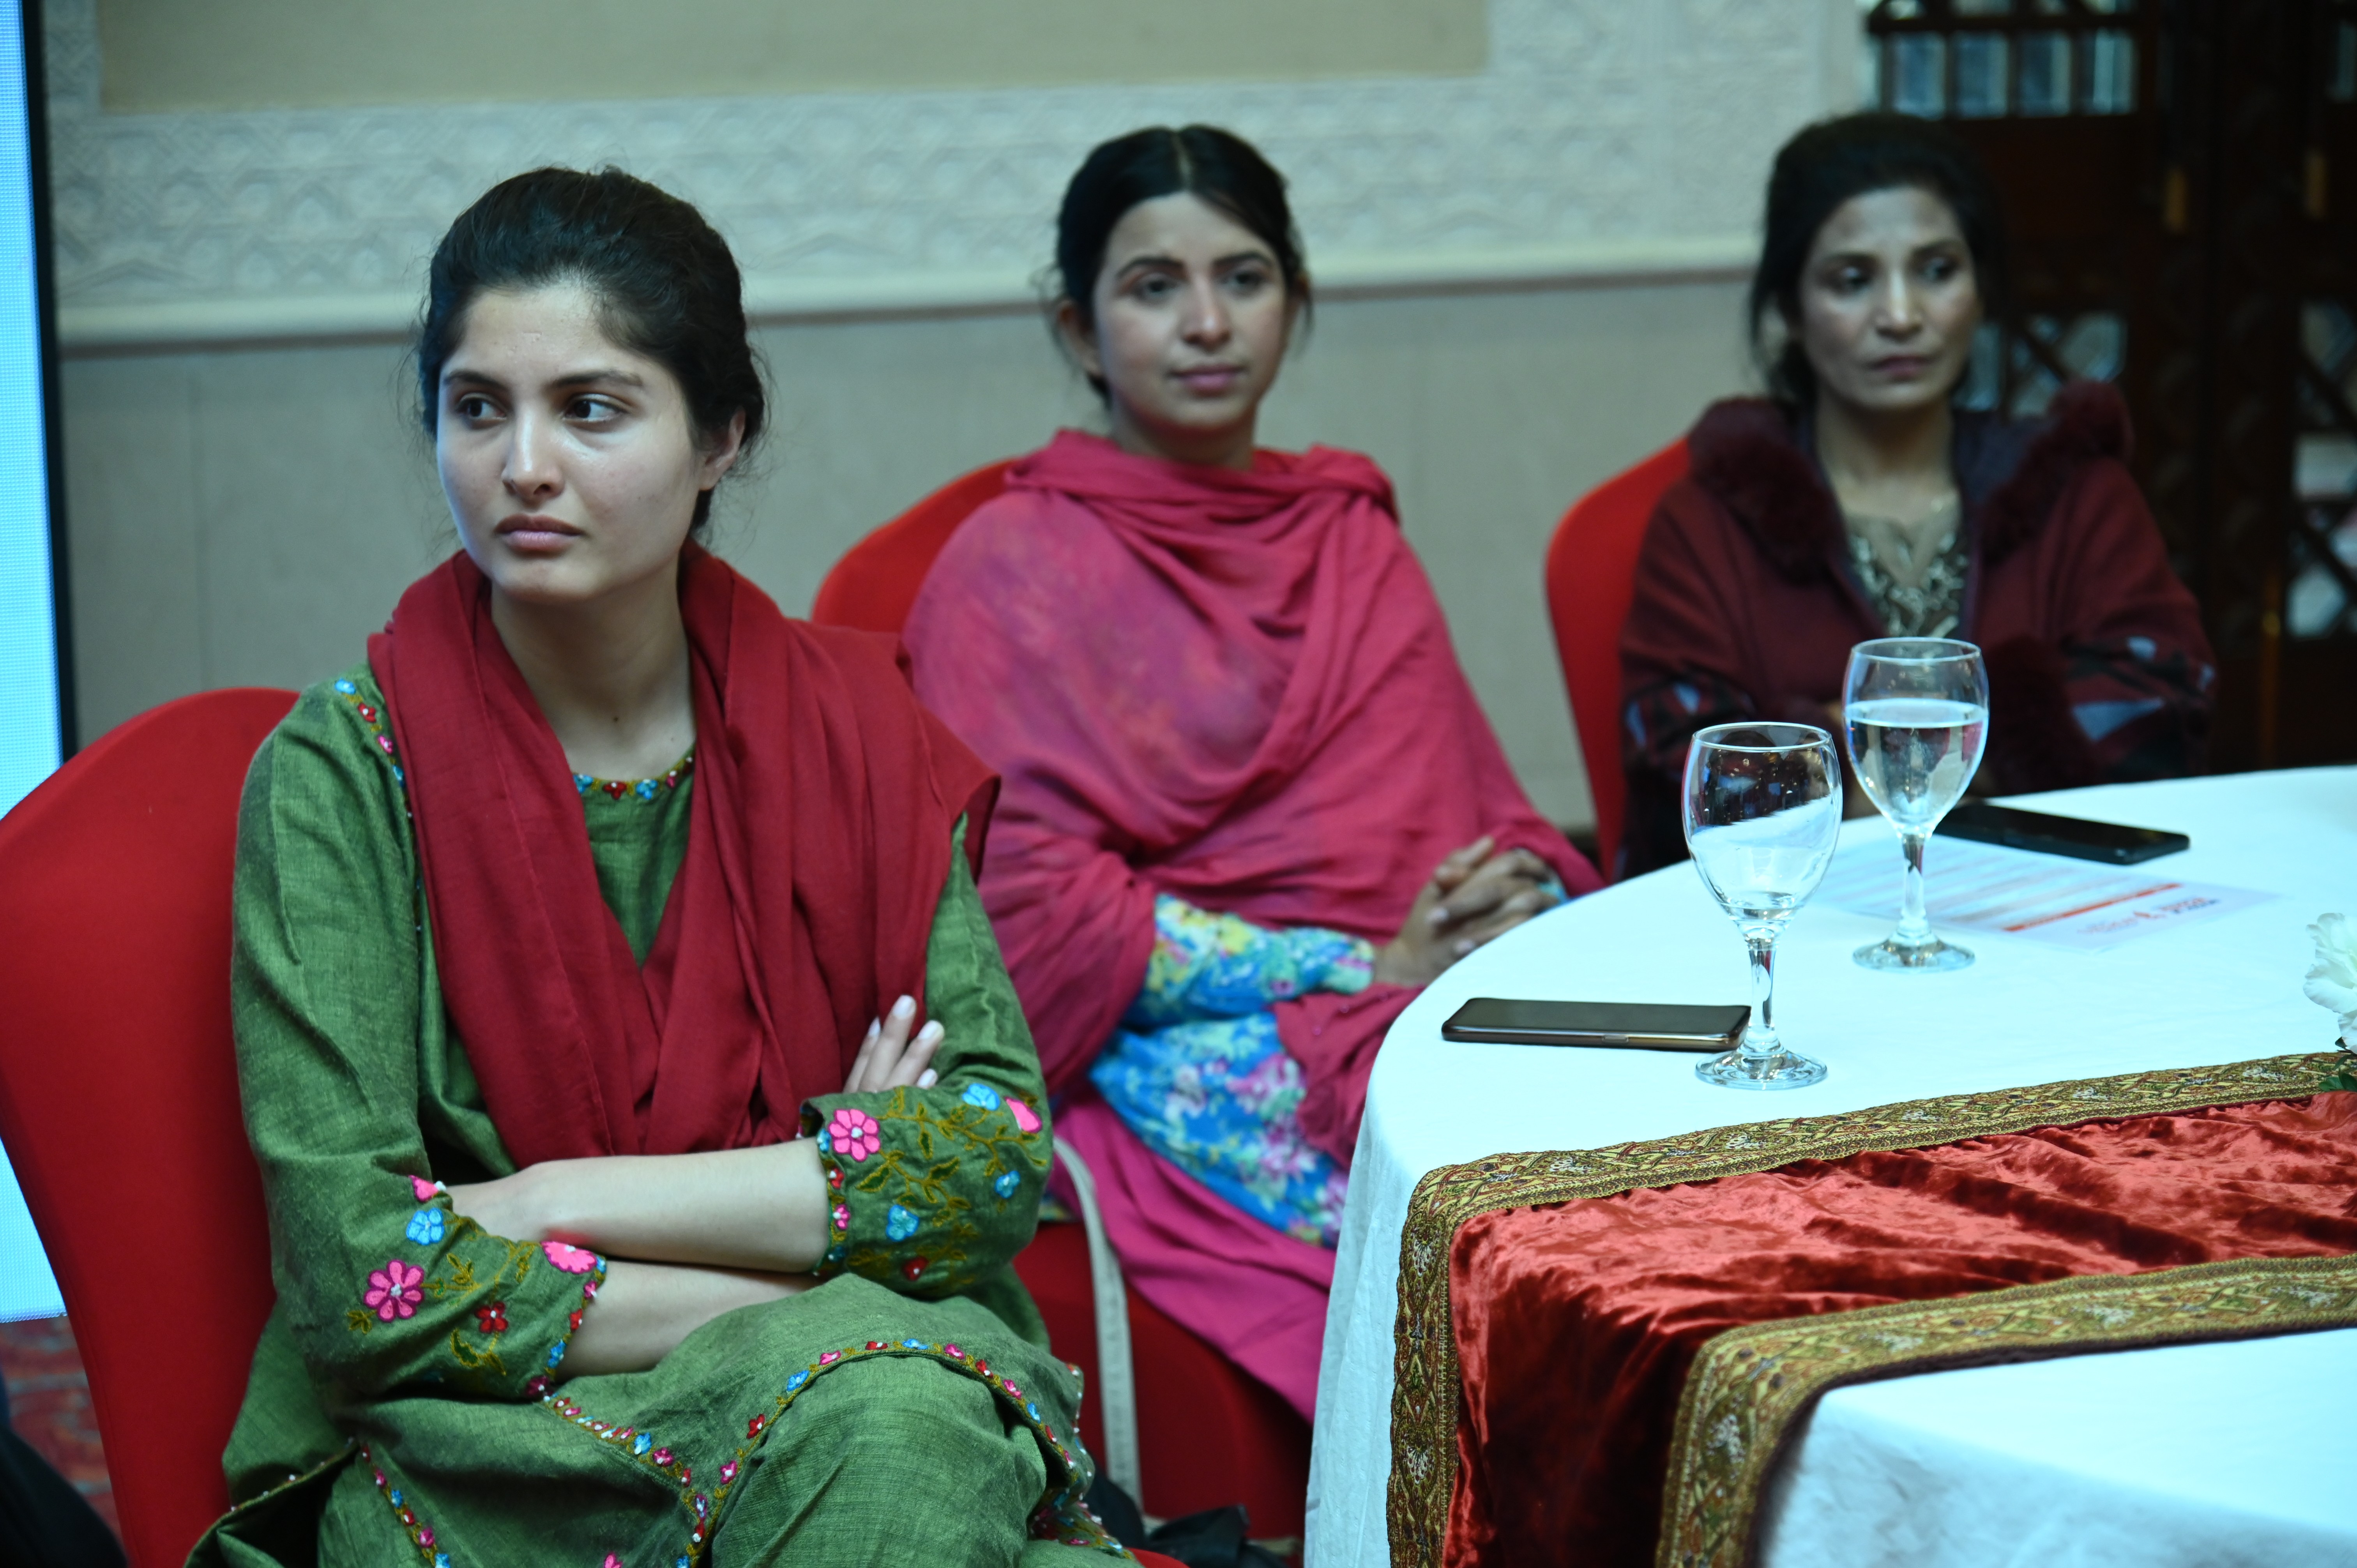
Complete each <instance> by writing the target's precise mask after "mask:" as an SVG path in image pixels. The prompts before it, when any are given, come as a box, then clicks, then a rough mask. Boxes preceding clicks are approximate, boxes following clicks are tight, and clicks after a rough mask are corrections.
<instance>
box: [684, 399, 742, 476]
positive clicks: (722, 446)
mask: <svg viewBox="0 0 2357 1568" xmlns="http://www.w3.org/2000/svg"><path fill="white" fill-rule="evenodd" d="M744 450H745V411H744V410H743V409H741V408H740V409H738V410H737V412H736V413H732V414H730V415H729V416H728V428H727V429H726V430H724V431H722V432H721V433H720V439H719V440H717V441H716V442H714V443H713V444H712V446H711V449H710V450H709V451H707V452H705V455H704V476H703V480H702V482H701V483H699V484H698V485H697V486H696V487H695V488H696V489H699V490H708V489H711V488H712V487H713V486H715V485H716V484H718V483H719V482H720V478H721V476H722V475H724V474H726V473H727V472H728V470H729V469H731V468H733V467H736V466H737V454H738V453H740V452H742V451H744Z"/></svg>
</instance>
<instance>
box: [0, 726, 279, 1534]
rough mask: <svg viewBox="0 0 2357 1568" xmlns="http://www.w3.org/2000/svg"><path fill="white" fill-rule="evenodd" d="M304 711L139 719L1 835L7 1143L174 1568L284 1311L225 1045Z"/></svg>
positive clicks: (202, 1511) (123, 1457) (116, 1459)
mask: <svg viewBox="0 0 2357 1568" xmlns="http://www.w3.org/2000/svg"><path fill="white" fill-rule="evenodd" d="M294 701H295V693H292V692H276V691H264V690H254V689H247V690H237V691H225V692H208V693H202V694H201V695H199V696H194V697H183V698H182V699H180V700H179V701H178V702H176V703H166V704H165V705H164V706H162V707H160V708H156V709H155V710H153V711H152V712H149V713H146V714H141V715H140V716H139V717H137V718H135V719H133V720H131V721H130V722H129V723H127V724H124V725H122V726H121V727H119V728H117V729H115V730H114V731H113V732H112V733H111V734H109V735H107V736H105V737H104V738H103V739H102V740H100V741H99V742H98V743H97V744H95V745H93V746H91V747H90V748H89V749H88V750H86V751H84V752H82V753H81V755H80V756H79V757H75V758H73V760H71V761H70V762H68V763H67V764H66V765H65V766H64V767H63V768H59V770H58V771H57V773H55V774H54V775H52V776H51V777H50V778H49V779H48V781H47V782H45V783H44V784H42V785H41V787H40V788H39V789H36V790H34V791H33V792H32V793H31V794H30V795H28V796H27V797H26V798H25V799H24V800H22V801H21V802H19V803H18V805H17V806H16V809H15V810H14V811H10V812H9V813H8V814H7V816H6V817H5V818H0V891H5V897H6V899H7V902H8V906H9V908H12V909H14V910H16V912H17V918H16V919H13V920H11V921H10V922H9V936H8V940H7V941H6V942H5V943H0V997H5V999H6V1001H5V1005H0V1141H5V1144H6V1145H7V1149H8V1155H9V1158H10V1161H11V1163H12V1164H14V1165H15V1166H16V1177H17V1180H18V1181H19V1182H20V1183H21V1184H22V1185H23V1187H24V1189H25V1200H26V1205H27V1208H30V1209H31V1210H32V1214H33V1222H34V1223H35V1225H37V1226H38V1228H39V1230H40V1233H41V1244H42V1246H43V1248H44V1249H45V1250H46V1251H48V1256H49V1262H50V1264H51V1266H52V1267H54V1268H55V1269H56V1271H57V1276H58V1285H59V1289H60V1290H61V1291H62V1292H63V1293H64V1294H65V1300H66V1313H67V1316H69V1317H70V1318H71V1319H72V1322H73V1332H74V1340H75V1343H76V1344H78V1345H79V1346H80V1347H81V1357H82V1363H83V1366H84V1367H85V1369H87V1370H88V1372H89V1374H90V1392H91V1402H92V1404H93V1405H94V1406H95V1407H96V1410H97V1414H98V1424H99V1431H100V1434H101V1435H102V1439H103V1441H104V1442H105V1444H106V1464H107V1469H108V1471H109V1473H110V1475H111V1477H112V1479H113V1487H114V1498H115V1507H116V1510H117V1514H118V1517H119V1518H120V1520H121V1521H122V1528H123V1541H124V1547H125V1549H126V1550H127V1551H128V1552H129V1554H130V1558H131V1561H132V1563H135V1564H137V1565H139V1568H149V1565H155V1568H164V1565H167V1564H178V1563H179V1562H181V1560H182V1559H184V1558H185V1557H186V1556H187V1555H188V1549H189V1548H190V1547H191V1546H193V1545H195V1544H196V1541H197V1537H198V1536H199V1535H200V1534H202V1533H203V1531H204V1530H205V1527H206V1526H207V1525H209V1524H210V1523H211V1522H212V1521H213V1520H215V1519H216V1518H218V1517H219V1516H220V1515H221V1513H222V1512H223V1511H224V1510H225V1509H228V1507H229V1491H228V1486H227V1483H226V1482H224V1481H223V1479H222V1478H221V1448H222V1446H223V1444H226V1443H227V1442H228V1441H229V1430H230V1427H231V1423H233V1422H234V1421H235V1420H236V1417H237V1411H238V1405H239V1403H240V1402H242V1400H243V1399H244V1397H245V1380H246V1373H247V1371H248V1370H249V1369H250V1368H251V1367H252V1365H253V1346H254V1341H255V1340H256V1339H257V1338H258V1337H260V1336H261V1333H262V1324H263V1320H264V1318H265V1317H267V1316H269V1315H270V1305H271V1301H272V1292H271V1285H270V1236H269V1230H268V1228H267V1224H266V1220H265V1218H264V1211H263V1203H262V1179H261V1175H260V1173H259V1172H258V1171H257V1170H256V1169H255V1166H254V1163H253V1153H252V1152H251V1151H250V1150H249V1149H248V1147H247V1145H246V1141H245V1122H244V1118H243V1116H242V1114H241V1112H240V1111H239V1106H238V1093H237V1062H236V1058H235V1056H234V1053H233V1048H232V1046H231V1037H230V1005H229V946H230V875H231V865H232V864H233V862H234V860H235V858H236V854H237V802H238V794H239V791H240V789H242V787H243V785H244V782H245V772H246V768H247V765H248V764H249V763H250V762H251V761H252V760H253V753H254V748H255V747H257V746H260V745H261V744H262V740H263V737H264V736H266V735H268V734H269V733H270V730H271V728H272V726H274V725H276V724H277V723H278V721H279V720H280V719H281V718H283V717H285V714H286V710H287V709H288V708H289V707H290V706H292V705H293V703H294Z"/></svg>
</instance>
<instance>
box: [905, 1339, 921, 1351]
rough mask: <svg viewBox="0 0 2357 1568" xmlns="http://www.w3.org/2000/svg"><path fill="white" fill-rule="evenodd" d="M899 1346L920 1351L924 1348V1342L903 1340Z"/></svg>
mask: <svg viewBox="0 0 2357 1568" xmlns="http://www.w3.org/2000/svg"><path fill="white" fill-rule="evenodd" d="M900 1344H901V1346H902V1348H905V1349H909V1350H921V1349H923V1348H925V1342H924V1341H923V1340H921V1339H903V1340H901V1341H900Z"/></svg>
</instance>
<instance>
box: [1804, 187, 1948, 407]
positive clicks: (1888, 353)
mask: <svg viewBox="0 0 2357 1568" xmlns="http://www.w3.org/2000/svg"><path fill="white" fill-rule="evenodd" d="M1800 306H1801V319H1800V323H1799V330H1800V336H1801V348H1802V351H1803V353H1805V354H1807V355H1808V358H1809V366H1810V368H1811V369H1812V370H1813V371H1815V372H1816V375H1817V385H1818V388H1819V389H1820V394H1821V395H1823V396H1826V397H1832V398H1835V399H1837V400H1838V401H1840V402H1842V403H1846V404H1848V405H1849V406H1850V407H1851V408H1853V409H1855V410H1857V412H1859V413H1907V412H1911V411H1914V410H1917V409H1921V408H1923V407H1926V406H1928V405H1930V404H1932V403H1942V402H1944V401H1945V400H1946V399H1947V397H1948V394H1949V393H1950V392H1953V390H1954V389H1955V386H1956V383H1957V382H1958V381H1962V380H1963V379H1964V369H1965V365H1966V362H1967V360H1969V359H1970V357H1971V354H1972V347H1973V330H1974V328H1977V327H1978V326H1979V325H1980V322H1981V295H1980V287H1979V285H1978V284H1977V283H1976V282H1975V279H1974V276H1973V254H1972V251H1971V248H1970V247H1968V246H1967V245H1966V244H1965V243H1964V231H1963V230H1962V229H1961V228H1960V227H1958V225H1957V223H1956V215H1955V212H1954V211H1953V209H1951V208H1950V207H1949V206H1948V204H1947V202H1946V201H1944V200H1943V199H1941V198H1939V197H1938V196H1935V195H1933V194H1932V192H1930V191H1928V190H1924V189H1922V188H1920V187H1916V186H1897V187H1894V188H1890V189H1888V190H1873V191H1868V192H1867V193H1866V194H1865V195H1863V196H1854V197H1852V198H1850V199H1848V200H1847V201H1845V202H1843V203H1842V204H1841V206H1839V207H1838V208H1836V209H1835V210H1834V215H1833V216H1832V217H1830V218H1828V219H1826V220H1825V221H1824V227H1823V228H1821V229H1819V230H1818V231H1817V238H1816V242H1815V244H1813V246H1811V247H1810V250H1809V259H1808V263H1807V264H1806V265H1805V266H1804V267H1803V269H1802V272H1801V289H1800Z"/></svg>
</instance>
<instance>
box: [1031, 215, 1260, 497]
mask: <svg viewBox="0 0 2357 1568" xmlns="http://www.w3.org/2000/svg"><path fill="white" fill-rule="evenodd" d="M1092 303H1093V305H1094V307H1095V311H1096V330H1095V331H1094V332H1093V333H1088V332H1084V331H1083V330H1082V328H1081V327H1080V325H1079V320H1078V314H1077V313H1076V312H1073V311H1072V310H1071V307H1070V306H1067V307H1066V312H1065V316H1064V323H1065V328H1066V332H1067V334H1068V336H1069V338H1071V344H1072V348H1073V350H1074V352H1076V353H1077V354H1078V355H1079V356H1080V360H1081V364H1082V368H1083V369H1085V370H1086V371H1088V372H1089V373H1090V374H1091V375H1092V376H1095V377H1097V378H1098V379H1100V380H1102V381H1103V382H1104V383H1105V386H1106V389H1107V393H1108V397H1109V400H1110V402H1111V404H1112V412H1113V421H1114V438H1115V439H1116V440H1118V441H1120V442H1121V444H1122V445H1123V446H1125V447H1130V448H1131V449H1133V450H1143V451H1146V452H1148V453H1151V454H1154V455H1157V456H1168V457H1173V458H1177V459H1179V460H1180V461H1183V462H1224V463H1238V462H1240V463H1241V464H1243V465H1249V464H1250V462H1251V458H1252V435H1253V422H1254V414H1255V413H1257V412H1258V410H1259V407H1260V400H1261V399H1262V398H1263V397H1265V396H1266V395H1267V393H1268V389H1269V388H1270V387H1271V386H1272V385H1274V384H1275V381H1276V372H1277V370H1278V367H1279V366H1280V365H1281V364H1282V363H1283V362H1284V360H1285V345H1286V338H1288V337H1289V336H1290V335H1291V332H1292V328H1293V316H1294V309H1295V302H1294V300H1293V299H1292V298H1290V297H1289V296H1288V292H1287V290H1286V286H1285V274H1284V273H1283V272H1282V271H1281V270H1280V269H1279V268H1278V266H1277V263H1276V255H1275V252H1274V251H1273V250H1271V249H1270V247H1269V245H1268V242H1266V241H1265V240H1263V239H1261V238H1260V236H1259V235H1257V234H1254V232H1253V231H1251V230H1249V229H1247V228H1245V227H1244V226H1243V224H1241V223H1238V222H1237V221H1236V220H1234V219H1233V218H1231V217H1229V216H1228V215H1227V214H1226V213H1224V212H1222V211H1221V210H1220V209H1218V208H1216V207H1213V206H1211V204H1210V203H1208V202H1206V201H1203V200H1202V199H1200V198H1198V197H1195V196H1191V195H1188V194H1185V193H1181V194H1179V195H1175V196H1164V197H1157V199H1154V200H1152V201H1141V202H1139V203H1138V204H1137V205H1136V206H1135V207H1133V208H1131V209H1129V210H1128V211H1127V212H1125V213H1124V214H1123V215H1122V219H1121V221H1120V222H1118V223H1116V224H1114V230H1113V233H1112V235H1111V237H1110V238H1109V240H1108V241H1107V242H1106V245H1105V259H1104V265H1103V268H1102V269H1101V270H1100V271H1099V273H1098V274H1097V285H1096V295H1095V299H1094V301H1093V302H1092Z"/></svg>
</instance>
